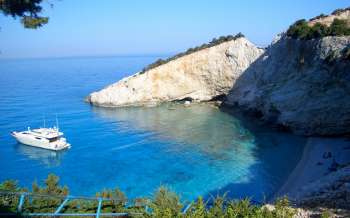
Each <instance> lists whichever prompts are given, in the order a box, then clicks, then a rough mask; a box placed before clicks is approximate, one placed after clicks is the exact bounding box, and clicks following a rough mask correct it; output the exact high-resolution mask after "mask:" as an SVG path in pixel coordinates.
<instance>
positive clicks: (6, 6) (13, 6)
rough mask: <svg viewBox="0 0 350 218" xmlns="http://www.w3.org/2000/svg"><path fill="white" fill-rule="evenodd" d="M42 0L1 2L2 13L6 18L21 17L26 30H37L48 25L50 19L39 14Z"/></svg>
mask: <svg viewBox="0 0 350 218" xmlns="http://www.w3.org/2000/svg"><path fill="white" fill-rule="evenodd" d="M41 3H42V0H0V11H1V12H2V13H3V14H4V15H5V16H12V17H13V18H16V17H20V18H21V22H22V24H23V25H24V27H25V28H32V29H36V28H38V27H41V26H43V25H45V24H47V22H48V20H49V18H48V17H41V16H39V15H38V14H39V13H40V12H41V11H42V7H41V6H40V4H41Z"/></svg>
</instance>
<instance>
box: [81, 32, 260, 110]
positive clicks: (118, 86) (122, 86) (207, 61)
mask: <svg viewBox="0 0 350 218" xmlns="http://www.w3.org/2000/svg"><path fill="white" fill-rule="evenodd" d="M263 51H264V50H263V49H261V48H258V47H256V46H255V45H254V44H252V43H251V42H249V41H248V40H247V39H246V38H244V37H239V38H236V39H233V40H230V41H227V42H223V43H220V44H218V45H215V46H213V47H209V48H205V49H202V50H199V51H196V52H194V53H191V54H188V55H185V56H183V57H180V58H177V59H175V60H172V61H170V62H168V63H165V64H163V65H161V66H158V67H155V68H153V69H150V70H147V71H146V72H144V73H137V74H135V75H133V76H130V77H127V78H124V79H122V80H120V81H118V82H116V83H114V84H112V85H110V86H108V87H106V88H104V89H102V90H100V91H98V92H94V93H92V94H90V95H89V96H88V97H87V100H88V101H89V102H90V103H92V104H94V105H98V106H112V107H113V106H114V107H116V106H130V105H148V104H157V103H160V102H169V101H176V100H183V99H190V100H193V101H209V100H211V99H213V98H215V97H217V96H222V95H226V94H227V93H228V92H229V90H230V89H231V88H232V87H233V85H234V83H235V81H236V79H237V78H238V77H239V76H240V75H241V74H242V72H244V71H245V70H246V69H247V67H249V66H250V64H251V63H252V62H254V61H255V60H256V59H257V58H258V57H259V56H260V55H261V54H262V53H263Z"/></svg>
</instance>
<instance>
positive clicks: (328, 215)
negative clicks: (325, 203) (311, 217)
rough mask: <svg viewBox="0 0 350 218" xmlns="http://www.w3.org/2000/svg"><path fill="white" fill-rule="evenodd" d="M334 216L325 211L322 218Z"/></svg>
mask: <svg viewBox="0 0 350 218" xmlns="http://www.w3.org/2000/svg"><path fill="white" fill-rule="evenodd" d="M331 217H332V214H331V213H330V212H329V211H327V210H326V211H323V212H322V214H321V218H331Z"/></svg>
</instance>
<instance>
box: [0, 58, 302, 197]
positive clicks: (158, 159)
mask: <svg viewBox="0 0 350 218" xmlns="http://www.w3.org/2000/svg"><path fill="white" fill-rule="evenodd" d="M157 58H158V57H101V58H62V59H31V60H2V61H0V115H1V116H0V134H1V135H0V180H4V179H17V180H19V182H20V184H21V185H27V186H30V185H31V183H32V182H33V181H34V180H35V179H37V180H38V181H42V180H43V179H44V178H46V176H47V174H48V173H51V172H52V173H55V174H57V175H59V176H60V178H61V183H62V184H67V185H68V186H69V188H70V191H71V193H72V194H75V195H94V193H95V192H96V191H100V190H102V189H103V188H113V187H116V186H118V187H120V188H121V189H122V191H124V192H126V194H127V195H128V197H130V198H134V197H136V196H146V195H151V193H152V192H153V191H154V190H155V189H156V188H157V187H159V186H160V185H166V186H169V187H170V188H171V189H173V190H175V191H176V192H178V193H179V194H180V195H181V197H182V199H183V200H192V199H194V198H195V197H196V196H198V195H202V196H210V195H216V194H217V193H221V194H222V193H227V195H228V196H229V197H232V198H239V197H244V196H250V197H252V198H253V199H254V200H258V201H259V200H262V199H263V198H264V196H265V197H269V196H270V195H271V194H273V193H274V192H275V191H276V190H277V189H278V188H279V187H280V186H281V184H282V183H283V181H284V180H285V179H286V177H287V176H288V174H289V173H290V171H291V170H292V169H293V168H294V167H295V165H296V163H297V161H298V160H299V158H300V156H301V152H302V150H303V146H304V143H305V140H304V139H303V138H301V137H297V136H293V135H291V134H288V133H282V132H277V131H275V130H272V129H269V128H267V127H264V126H259V125H258V124H256V122H255V121H253V120H250V119H246V118H242V117H241V116H234V115H231V114H228V113H226V112H224V111H221V110H219V109H217V108H215V107H213V106H211V105H206V104H193V105H191V106H190V107H184V106H183V105H174V104H164V105H161V106H159V107H152V108H147V107H134V108H118V109H111V108H99V107H92V106H90V105H89V104H87V103H85V102H83V98H84V97H85V96H86V95H88V94H89V93H90V92H92V91H95V90H98V89H100V88H102V87H104V86H105V85H108V84H110V83H112V82H114V81H116V80H118V79H120V78H122V77H123V76H126V75H130V74H131V73H132V72H135V71H137V70H140V69H141V68H142V67H143V66H144V65H146V64H148V63H150V62H152V61H154V60H155V59H157ZM56 113H57V115H58V118H59V125H60V128H61V129H62V130H63V131H64V133H65V135H66V137H67V140H68V141H69V142H70V143H71V144H72V148H71V149H69V150H67V151H63V152H53V151H46V150H42V149H38V148H32V147H28V146H25V145H21V144H18V143H17V142H16V141H15V140H14V139H13V138H11V136H10V134H9V133H10V131H13V130H22V129H26V127H27V126H31V127H32V128H34V127H38V126H41V125H42V120H43V116H45V117H46V121H47V122H46V123H47V124H51V125H54V119H55V114H56Z"/></svg>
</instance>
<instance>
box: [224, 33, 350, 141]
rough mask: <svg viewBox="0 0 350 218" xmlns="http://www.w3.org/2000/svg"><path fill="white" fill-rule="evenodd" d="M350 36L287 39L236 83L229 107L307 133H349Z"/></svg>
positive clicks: (281, 40) (229, 99) (300, 132)
mask: <svg viewBox="0 0 350 218" xmlns="http://www.w3.org/2000/svg"><path fill="white" fill-rule="evenodd" d="M349 47H350V37H349V36H344V37H324V38H321V39H312V40H298V39H291V38H288V37H286V36H282V37H280V38H278V39H276V40H275V42H274V43H273V44H271V45H270V46H269V47H268V48H267V50H266V52H265V53H264V54H263V55H262V56H261V57H260V58H259V59H258V60H257V61H255V62H254V63H253V64H252V65H251V66H250V67H249V68H248V69H247V70H246V71H245V72H244V73H243V74H242V76H241V77H240V78H239V79H238V80H237V81H236V82H235V85H234V87H233V89H232V90H231V91H230V93H229V95H228V97H227V101H226V104H228V105H236V106H240V107H242V108H244V109H248V110H253V111H256V112H258V114H260V115H261V116H262V118H263V119H264V120H267V121H269V122H272V123H277V124H280V125H283V126H286V127H288V128H290V129H291V130H293V131H294V132H296V133H299V134H304V135H341V134H346V133H349V132H350V58H349V57H350V55H349V54H350V53H349V49H350V48H349Z"/></svg>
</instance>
